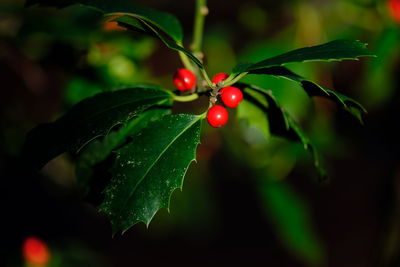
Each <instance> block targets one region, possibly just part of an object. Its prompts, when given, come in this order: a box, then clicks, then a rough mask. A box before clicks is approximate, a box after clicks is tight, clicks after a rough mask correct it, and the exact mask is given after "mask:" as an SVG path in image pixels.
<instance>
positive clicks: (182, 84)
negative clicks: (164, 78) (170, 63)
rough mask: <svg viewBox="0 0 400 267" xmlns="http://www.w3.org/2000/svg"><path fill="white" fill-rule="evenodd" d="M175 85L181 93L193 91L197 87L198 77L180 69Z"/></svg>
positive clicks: (175, 78)
mask: <svg viewBox="0 0 400 267" xmlns="http://www.w3.org/2000/svg"><path fill="white" fill-rule="evenodd" d="M174 84H175V87H176V88H177V89H178V90H180V91H188V90H191V89H192V88H193V87H194V86H195V85H196V76H195V75H194V74H193V72H191V71H190V70H188V69H179V70H178V71H177V72H176V73H175V75H174Z"/></svg>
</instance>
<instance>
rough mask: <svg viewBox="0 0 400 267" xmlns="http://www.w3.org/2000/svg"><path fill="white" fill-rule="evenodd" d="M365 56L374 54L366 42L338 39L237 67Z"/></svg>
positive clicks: (264, 66)
mask: <svg viewBox="0 0 400 267" xmlns="http://www.w3.org/2000/svg"><path fill="white" fill-rule="evenodd" d="M363 56H373V54H372V53H371V52H370V51H369V50H368V49H367V47H366V44H364V43H361V42H359V41H354V40H336V41H332V42H329V43H326V44H322V45H317V46H311V47H304V48H300V49H296V50H293V51H290V52H287V53H284V54H281V55H279V56H275V57H271V58H268V59H265V60H263V61H260V62H257V63H255V64H246V65H247V66H246V65H244V64H240V66H239V67H238V66H237V67H235V69H234V70H236V71H237V72H236V73H235V72H234V74H240V73H241V72H249V71H252V70H257V69H263V68H267V67H273V66H281V65H285V64H288V63H293V62H305V61H337V60H344V59H357V58H358V57H363Z"/></svg>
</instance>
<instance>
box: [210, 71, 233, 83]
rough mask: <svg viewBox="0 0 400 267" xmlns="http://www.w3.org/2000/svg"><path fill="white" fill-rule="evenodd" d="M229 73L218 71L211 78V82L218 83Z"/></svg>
mask: <svg viewBox="0 0 400 267" xmlns="http://www.w3.org/2000/svg"><path fill="white" fill-rule="evenodd" d="M228 77H229V75H228V74H226V73H218V74H217V75H215V76H214V78H212V80H211V81H212V82H213V83H215V84H218V83H219V82H221V81H224V80H226V78H228Z"/></svg>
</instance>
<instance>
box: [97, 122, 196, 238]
mask: <svg viewBox="0 0 400 267" xmlns="http://www.w3.org/2000/svg"><path fill="white" fill-rule="evenodd" d="M201 119H202V117H201V116H194V115H187V114H178V115H166V116H164V117H162V118H161V119H159V120H157V121H155V122H152V123H150V124H149V125H148V126H147V127H146V128H144V129H143V130H142V131H140V132H138V133H137V134H135V135H134V136H133V137H132V138H133V141H132V142H131V143H129V144H127V145H126V146H124V147H122V148H121V149H119V150H118V151H117V152H116V154H117V155H116V161H115V164H114V166H113V167H112V170H111V172H112V176H113V178H112V179H111V182H110V184H109V185H108V186H107V188H106V190H105V191H104V193H105V199H104V202H103V203H102V204H101V206H100V210H101V211H104V212H105V213H106V214H107V215H108V216H109V218H110V220H111V225H112V229H113V234H115V233H117V232H118V231H123V232H124V231H126V230H127V229H128V228H129V227H131V226H132V225H134V224H136V223H138V222H144V223H146V224H147V225H148V224H149V223H150V221H151V219H152V218H153V216H154V215H155V214H156V212H157V211H158V210H159V209H160V208H168V207H169V201H170V196H171V194H172V192H173V191H174V190H175V189H176V188H182V185H183V178H184V175H185V173H186V171H187V169H188V167H189V164H190V163H191V162H192V161H194V160H195V156H196V147H197V145H198V144H199V143H200V127H201Z"/></svg>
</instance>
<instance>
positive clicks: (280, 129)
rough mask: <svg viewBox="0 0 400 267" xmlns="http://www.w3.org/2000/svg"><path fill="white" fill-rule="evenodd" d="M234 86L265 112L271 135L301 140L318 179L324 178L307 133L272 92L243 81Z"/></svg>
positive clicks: (321, 166)
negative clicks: (308, 153)
mask: <svg viewBox="0 0 400 267" xmlns="http://www.w3.org/2000/svg"><path fill="white" fill-rule="evenodd" d="M235 86H237V87H239V88H241V89H242V90H244V98H245V99H246V100H247V101H250V102H252V103H253V104H254V105H255V106H257V107H258V108H259V109H261V110H262V111H264V113H265V114H267V117H268V123H269V131H270V133H271V134H272V135H275V136H281V137H284V138H287V139H289V140H293V141H297V142H301V143H302V144H303V146H304V149H305V150H308V151H310V153H311V154H312V156H313V159H314V166H315V168H316V169H317V171H318V174H319V177H320V179H325V177H326V170H325V168H324V167H323V162H322V158H321V156H320V154H319V153H318V151H317V149H316V148H315V146H314V145H313V144H312V142H311V141H310V139H309V138H308V137H307V135H306V134H305V133H304V132H303V130H302V129H301V127H300V126H299V125H298V124H297V123H296V121H295V120H294V119H293V118H292V117H291V116H290V114H289V113H287V111H286V110H284V109H283V108H282V107H280V106H279V104H278V102H277V101H276V99H275V97H274V96H273V95H272V92H271V91H269V90H265V89H264V88H260V87H258V86H255V85H249V84H244V83H236V84H235ZM247 89H250V90H255V91H257V92H260V93H262V94H263V96H264V97H265V100H266V101H267V104H263V103H262V102H261V101H259V100H258V99H256V98H255V97H253V96H252V95H251V94H249V93H248V92H247Z"/></svg>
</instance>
